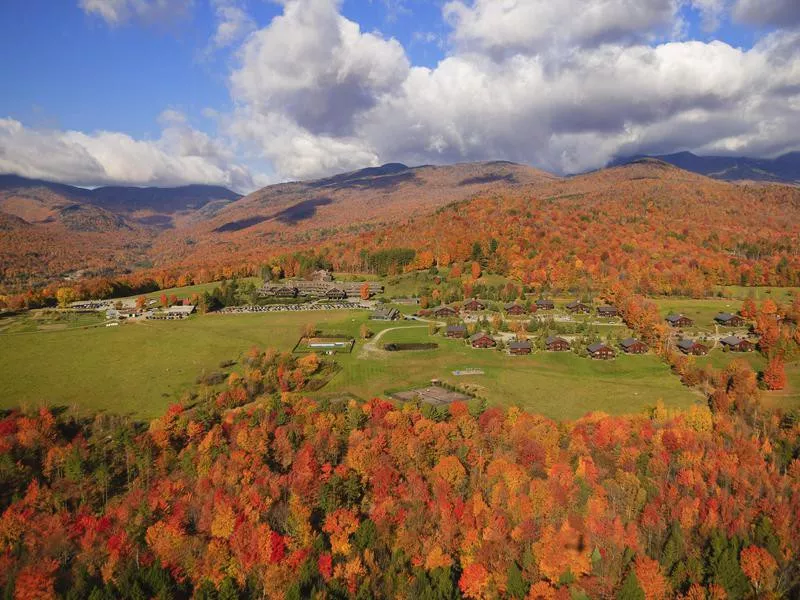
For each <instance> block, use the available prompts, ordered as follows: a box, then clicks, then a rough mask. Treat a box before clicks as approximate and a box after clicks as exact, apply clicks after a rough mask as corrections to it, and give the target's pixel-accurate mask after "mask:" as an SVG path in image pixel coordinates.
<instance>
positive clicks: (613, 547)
mask: <svg viewBox="0 0 800 600" xmlns="http://www.w3.org/2000/svg"><path fill="white" fill-rule="evenodd" d="M244 363H245V364H244V365H243V366H244V368H245V369H244V370H245V373H244V374H243V375H237V376H236V377H231V378H230V379H229V381H228V384H227V386H226V387H225V388H224V389H223V390H221V391H218V392H214V393H211V392H210V390H208V389H206V388H199V389H198V394H199V396H200V400H199V401H198V403H197V404H196V405H195V406H194V407H192V408H187V407H184V406H182V405H176V406H174V407H172V408H171V409H170V410H169V411H167V413H166V414H165V415H164V416H163V417H162V418H160V419H157V420H156V421H154V422H152V423H151V424H150V425H149V426H143V425H138V424H136V423H131V422H129V421H127V420H125V419H122V418H116V417H111V416H108V415H98V416H97V417H96V418H94V419H92V420H81V419H77V418H75V417H72V416H69V414H66V413H65V414H60V415H55V414H53V413H51V412H50V411H48V410H44V409H43V410H41V411H39V412H34V413H28V412H10V413H7V414H5V415H4V416H3V417H2V419H0V483H2V486H0V507H1V508H2V516H0V566H2V567H3V568H2V569H0V586H3V587H4V589H5V590H6V594H7V595H10V597H17V598H29V597H41V598H48V597H54V595H56V594H60V595H66V596H67V597H71V598H89V597H91V598H119V597H176V598H179V597H186V598H188V597H202V598H218V597H219V598H222V597H225V598H229V597H268V598H306V597H322V598H345V597H354V598H373V597H392V598H395V597H399V598H456V597H465V598H498V597H512V598H524V597H528V598H546V599H551V598H552V599H555V598H572V597H588V598H613V597H617V596H618V597H628V595H632V596H631V597H639V598H645V599H646V600H651V599H652V600H656V599H660V598H677V597H679V596H680V597H685V598H698V599H699V598H723V597H727V598H748V597H751V596H753V595H755V594H772V595H774V596H777V597H779V596H781V595H783V596H784V597H791V594H793V593H796V592H797V591H798V589H799V588H798V587H797V586H798V583H800V580H799V579H798V577H800V573H798V569H797V565H798V558H800V555H798V549H799V548H800V529H798V520H797V515H798V514H800V458H799V457H800V426H798V424H797V422H796V420H795V421H793V420H792V419H788V418H787V417H786V416H784V417H782V416H781V415H780V414H773V413H771V412H769V411H766V410H761V411H758V412H754V411H749V410H744V411H739V410H738V409H736V407H737V406H740V405H741V406H743V407H745V408H746V407H748V406H750V405H749V404H748V403H746V402H744V400H743V398H744V397H745V396H746V395H754V396H753V397H754V399H753V400H752V401H753V402H756V401H757V400H756V399H755V395H757V387H756V386H755V384H754V381H753V378H752V377H751V376H749V375H747V374H741V373H739V372H738V371H735V370H734V371H730V372H728V373H725V374H719V375H716V376H715V377H714V378H713V380H714V381H715V382H716V384H717V385H719V386H720V390H722V391H724V393H725V394H726V395H729V396H730V397H731V398H732V399H733V401H732V407H726V410H724V411H718V412H711V411H710V410H708V409H707V408H697V409H693V410H692V411H690V412H687V413H672V414H667V413H666V411H664V410H663V409H656V410H654V411H652V413H650V414H647V415H639V416H629V417H611V416H608V415H604V414H590V415H587V416H586V417H584V418H582V419H580V420H578V421H575V422H570V423H557V422H555V421H552V420H549V419H546V418H544V417H541V416H537V415H532V414H529V413H526V412H523V411H521V410H519V409H516V408H511V409H508V410H501V409H499V408H489V409H488V410H483V409H481V408H480V407H478V406H472V405H466V404H462V403H454V404H452V405H450V406H449V407H444V408H432V407H418V406H414V405H404V406H399V407H398V406H394V405H392V404H390V403H388V402H385V401H382V400H372V401H370V402H367V403H363V404H362V403H356V402H352V401H351V402H349V403H347V402H345V403H342V402H338V403H331V404H326V403H317V402H313V401H310V400H307V399H305V398H304V397H303V395H302V389H304V387H305V386H307V385H309V383H310V381H311V380H312V378H313V377H315V373H316V372H319V371H320V370H322V369H324V368H325V365H324V364H323V363H322V362H321V361H320V360H319V359H317V358H314V359H310V358H302V359H299V360H297V359H295V358H293V357H292V356H290V355H284V354H279V353H276V352H274V351H266V352H262V351H259V350H255V349H254V350H253V351H251V352H249V353H248V355H247V357H246V359H245V361H244ZM70 594H71V595H70Z"/></svg>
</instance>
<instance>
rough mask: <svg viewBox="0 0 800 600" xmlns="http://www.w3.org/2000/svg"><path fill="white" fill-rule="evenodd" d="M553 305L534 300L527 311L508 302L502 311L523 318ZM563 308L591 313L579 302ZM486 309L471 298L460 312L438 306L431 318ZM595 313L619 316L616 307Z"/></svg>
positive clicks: (550, 302) (482, 303)
mask: <svg viewBox="0 0 800 600" xmlns="http://www.w3.org/2000/svg"><path fill="white" fill-rule="evenodd" d="M555 307H556V305H555V303H554V302H553V301H552V300H548V299H546V298H539V299H538V300H536V301H535V302H534V303H533V304H532V305H531V308H530V310H529V309H527V308H526V307H525V306H524V305H522V304H519V303H517V302H509V303H507V304H505V305H503V310H504V311H505V312H506V314H508V315H511V316H525V315H527V314H530V313H532V312H538V311H548V310H555ZM564 308H565V309H566V310H567V311H568V312H570V313H572V314H584V315H588V314H591V312H592V307H591V306H590V305H588V304H585V303H584V302H581V301H580V300H575V301H574V302H570V303H569V304H566V305H565V306H564ZM487 309H488V305H487V304H486V303H485V302H483V301H481V300H478V299H477V298H472V299H471V300H467V301H466V302H464V304H463V305H462V306H461V309H460V311H459V310H458V309H457V308H454V307H452V306H447V305H445V306H440V307H439V308H436V309H434V311H433V316H434V317H436V318H439V319H450V318H454V317H457V316H458V315H459V313H460V312H464V313H477V312H483V311H485V310H487ZM596 313H597V316H598V317H604V318H612V317H617V316H619V310H618V309H617V307H616V306H608V305H606V306H598V307H597V309H596Z"/></svg>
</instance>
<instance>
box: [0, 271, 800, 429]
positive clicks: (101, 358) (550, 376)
mask: <svg viewBox="0 0 800 600" xmlns="http://www.w3.org/2000/svg"><path fill="white" fill-rule="evenodd" d="M404 279H405V278H404ZM404 283H405V282H404ZM209 285H210V286H212V287H213V285H217V284H209ZM409 287H410V286H409ZM404 291H405V290H404ZM171 292H172V291H171V290H167V293H171ZM175 292H176V293H177V294H178V295H179V296H185V295H186V294H187V293H188V292H187V289H186V288H183V289H182V290H175ZM656 302H658V304H659V307H660V308H661V310H662V312H663V313H664V314H666V313H667V312H669V311H671V310H675V311H677V312H683V313H685V314H687V315H689V316H690V317H692V318H695V319H696V320H697V321H698V325H701V326H707V327H708V329H707V330H713V325H712V323H711V322H712V319H713V316H714V315H715V314H716V313H717V312H719V311H720V310H731V309H733V310H735V309H737V308H738V306H739V303H738V302H737V301H731V300H724V299H706V300H688V299H659V300H656ZM403 308H405V309H406V310H408V311H412V310H415V308H414V307H403ZM368 316H369V313H368V311H329V312H328V311H325V312H308V313H293V312H286V313H264V314H237V315H197V316H194V317H192V318H190V319H188V320H186V321H182V322H157V321H148V322H141V323H125V324H122V325H120V326H118V327H110V328H106V327H103V326H102V324H101V322H102V319H100V318H98V317H94V316H92V315H86V316H84V315H81V316H76V317H74V321H71V322H64V321H61V320H59V319H55V318H53V317H47V318H40V317H36V316H35V315H34V314H33V313H30V314H26V315H23V316H20V317H13V318H11V319H8V320H0V329H2V330H4V333H6V334H10V335H0V361H1V362H0V364H2V365H3V369H2V372H0V407H10V406H16V405H19V404H26V405H29V406H31V405H32V406H36V405H39V404H49V405H62V406H76V407H79V408H81V409H84V410H107V411H110V412H115V413H123V414H131V415H134V416H136V417H138V418H152V417H155V416H158V415H160V414H162V413H163V411H164V410H165V408H166V407H167V406H169V405H170V404H171V403H174V402H176V401H178V400H179V399H180V397H181V396H182V395H183V394H184V392H186V391H187V390H188V389H190V388H191V387H192V386H193V385H194V382H195V380H196V379H197V377H198V376H199V375H201V374H202V373H203V372H211V371H217V370H221V369H220V367H219V365H220V363H221V362H222V361H228V360H239V359H240V358H241V357H242V356H243V355H244V353H245V352H247V350H248V349H249V348H251V347H252V346H259V347H274V348H277V349H279V350H283V351H290V350H291V349H292V348H293V347H294V345H295V344H296V343H297V340H298V338H299V336H300V332H301V330H302V329H303V327H304V326H305V325H306V324H309V323H313V324H314V325H316V327H317V328H318V329H319V330H320V331H321V332H322V333H323V334H325V333H328V334H331V333H336V334H345V335H351V336H353V337H355V338H357V337H358V333H359V328H360V327H361V325H362V324H364V323H366V324H367V327H369V329H371V330H372V331H373V332H375V333H379V332H381V331H383V330H386V329H391V331H387V332H386V333H385V335H382V336H381V337H380V339H379V340H378V341H377V343H373V344H372V345H371V346H369V345H368V344H369V342H366V343H365V342H364V341H363V340H360V339H357V341H356V345H355V348H354V349H353V352H352V354H340V355H337V356H336V358H335V360H336V361H337V362H338V363H339V365H340V366H341V370H340V371H339V372H338V373H337V375H336V376H335V377H334V378H333V380H332V381H331V382H330V383H329V384H328V385H327V386H326V387H324V388H323V389H322V390H320V391H318V392H315V393H314V394H311V395H312V396H317V397H328V398H336V397H339V398H340V397H343V396H347V395H350V396H355V397H357V398H362V399H368V398H371V397H374V396H382V397H386V396H388V395H390V394H393V393H396V392H401V391H404V390H409V389H413V388H420V387H426V386H428V385H429V384H430V380H431V379H441V380H443V381H445V382H447V383H450V384H453V385H457V386H461V387H462V389H464V388H468V389H470V390H471V391H472V392H473V393H476V394H478V395H479V396H481V397H484V398H486V399H487V400H488V401H489V403H490V404H495V405H516V406H519V407H521V408H525V409H527V410H531V411H534V412H540V413H542V414H545V415H547V416H550V417H553V418H557V419H573V418H577V417H580V416H582V415H584V414H585V413H587V412H590V411H604V412H608V413H613V414H622V413H631V412H640V411H641V410H643V409H644V408H646V407H649V406H653V405H654V404H655V402H656V401H657V400H659V399H661V400H663V402H664V404H665V405H667V406H671V407H687V406H689V405H691V404H692V403H693V402H697V401H699V399H700V397H699V395H698V394H696V393H695V392H693V391H691V390H689V389H687V388H685V387H683V386H682V385H681V384H680V382H679V381H678V378H677V377H675V376H674V375H672V374H671V373H670V371H669V369H668V368H667V367H666V366H665V365H664V364H662V363H661V362H660V361H659V360H658V359H657V358H656V357H655V356H652V355H647V356H625V355H621V356H619V357H618V358H617V359H616V360H614V361H610V362H598V361H592V360H589V359H585V358H580V357H578V356H576V355H574V354H572V353H545V352H539V353H534V354H533V355H531V356H520V357H512V356H509V355H507V354H506V353H503V352H498V351H496V350H474V349H472V348H470V347H468V346H467V345H466V343H465V342H463V341H461V340H450V339H446V338H444V337H441V336H431V335H430V334H429V328H428V324H427V323H420V322H415V321H400V322H394V323H388V322H376V321H369V320H368ZM97 324H100V326H99V327H98V326H96V325H97ZM91 325H95V326H94V327H92V326H91ZM598 329H603V333H604V334H605V333H607V331H606V330H609V331H610V330H611V329H615V334H616V335H620V334H621V333H623V332H625V331H626V329H625V328H624V327H622V328H620V327H611V326H604V327H599V328H598ZM703 329H705V327H703ZM431 342H434V343H437V344H439V348H438V349H437V350H430V351H415V352H395V353H388V352H384V351H382V350H380V348H382V347H383V345H384V344H387V343H431ZM365 345H367V348H366V349H365ZM365 350H366V351H365ZM373 350H377V351H373ZM735 357H741V358H744V359H745V360H747V361H748V362H750V363H751V364H752V365H753V367H754V368H756V369H757V370H760V369H763V367H764V362H765V360H764V358H763V357H761V356H760V355H759V354H756V353H752V354H746V355H738V354H729V353H722V352H721V351H719V350H714V351H712V353H711V355H710V356H709V357H706V358H702V359H698V360H699V361H700V362H702V361H708V362H711V363H713V364H714V365H715V366H718V367H722V366H724V365H725V364H727V362H728V361H730V360H731V359H733V358H735ZM233 368H234V369H236V368H239V367H238V366H236V367H233ZM468 369H478V370H480V371H482V372H483V374H482V375H466V376H462V377H456V376H454V375H453V371H464V370H468ZM787 373H788V375H789V388H788V389H787V390H786V391H785V392H781V393H774V394H766V395H765V397H766V398H767V399H768V401H769V402H771V403H773V404H779V405H782V406H789V407H800V364H797V363H795V364H791V365H788V367H787Z"/></svg>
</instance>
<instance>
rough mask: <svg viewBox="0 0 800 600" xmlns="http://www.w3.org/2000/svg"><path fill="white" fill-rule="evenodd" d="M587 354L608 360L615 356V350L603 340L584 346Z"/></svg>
mask: <svg viewBox="0 0 800 600" xmlns="http://www.w3.org/2000/svg"><path fill="white" fill-rule="evenodd" d="M586 350H587V352H589V356H590V357H592V358H594V359H597V360H610V359H612V358H614V357H615V356H616V352H614V349H613V348H611V347H610V346H607V345H606V344H604V343H603V342H597V343H594V344H592V345H591V346H589V347H588V348H586Z"/></svg>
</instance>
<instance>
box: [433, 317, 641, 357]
mask: <svg viewBox="0 0 800 600" xmlns="http://www.w3.org/2000/svg"><path fill="white" fill-rule="evenodd" d="M444 335H445V336H446V337H449V338H455V339H463V338H465V337H466V335H467V327H466V325H463V324H458V325H448V326H447V327H446V328H445V330H444ZM467 342H468V343H469V345H470V346H472V347H473V348H481V349H488V348H496V347H497V340H496V339H495V338H494V337H492V336H491V335H489V334H488V333H486V332H485V331H480V332H478V333H476V334H474V335H472V336H470V337H469V338H467ZM544 347H545V350H547V351H548V352H569V351H570V350H572V345H571V344H570V342H569V341H568V340H566V339H564V338H563V337H560V336H556V335H551V336H549V337H548V338H547V339H546V340H545V341H544ZM620 349H621V350H622V351H623V352H624V353H625V354H646V353H647V352H648V351H649V348H648V346H647V344H645V343H644V342H642V341H641V340H637V339H636V338H627V339H624V340H622V342H620ZM586 350H587V352H588V353H589V356H590V357H591V358H594V359H597V360H610V359H612V358H614V357H615V356H616V355H617V353H616V351H615V350H614V349H613V348H612V347H611V346H609V345H608V344H606V343H604V342H597V343H595V344H592V345H590V346H589V347H588V348H587V349H586ZM508 351H509V353H510V354H513V355H517V356H520V355H526V354H531V353H532V352H533V344H532V343H531V342H530V341H528V340H513V341H511V342H510V343H509V344H508Z"/></svg>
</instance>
